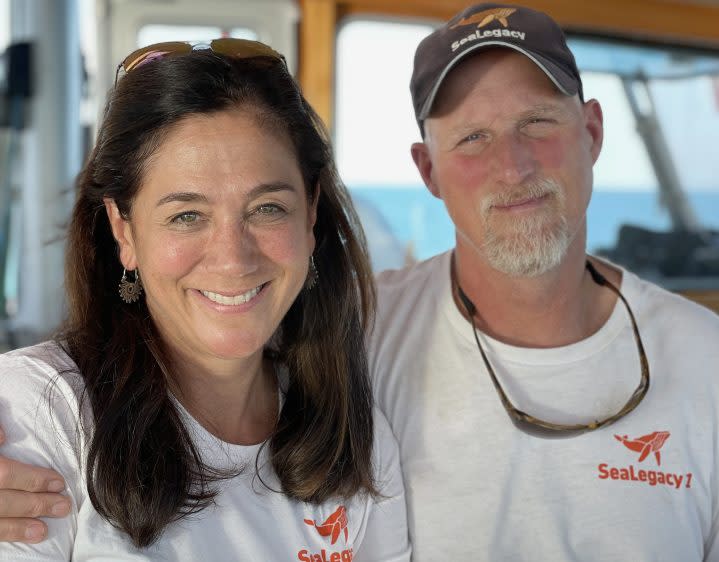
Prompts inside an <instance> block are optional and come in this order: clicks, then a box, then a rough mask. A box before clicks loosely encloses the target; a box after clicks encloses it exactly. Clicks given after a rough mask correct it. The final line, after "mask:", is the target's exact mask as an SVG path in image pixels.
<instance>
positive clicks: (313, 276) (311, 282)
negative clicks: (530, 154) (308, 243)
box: [305, 255, 320, 291]
mask: <svg viewBox="0 0 719 562" xmlns="http://www.w3.org/2000/svg"><path fill="white" fill-rule="evenodd" d="M319 278H320V274H319V273H318V272H317V266H316V265H315V256H314V255H311V256H310V268H309V270H308V271H307V279H305V289H307V290H308V291H311V290H312V289H314V288H315V286H316V285H317V281H318V280H319Z"/></svg>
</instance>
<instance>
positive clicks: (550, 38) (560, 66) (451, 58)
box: [409, 4, 583, 130]
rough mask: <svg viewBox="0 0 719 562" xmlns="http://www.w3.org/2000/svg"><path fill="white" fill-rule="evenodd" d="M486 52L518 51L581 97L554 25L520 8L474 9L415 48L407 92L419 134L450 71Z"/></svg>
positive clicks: (543, 16)
mask: <svg viewBox="0 0 719 562" xmlns="http://www.w3.org/2000/svg"><path fill="white" fill-rule="evenodd" d="M488 47H508V48H510V49H514V50H516V51H519V52H520V53H522V54H523V55H526V56H527V57H529V58H530V59H531V60H532V61H533V62H534V63H535V64H536V65H537V66H538V67H539V68H541V69H542V71H544V73H545V74H546V75H547V76H548V77H549V79H550V80H551V81H552V82H554V84H555V85H556V87H557V88H558V89H559V90H560V91H561V92H562V93H564V94H566V95H568V96H573V95H575V94H579V97H580V98H582V97H583V93H582V81H581V78H580V77H579V70H578V69H577V63H576V62H575V60H574V55H573V54H572V52H571V51H570V50H569V47H567V41H566V39H565V37H564V33H563V32H562V30H561V28H560V27H559V25H558V24H557V22H555V21H554V20H553V19H552V18H550V17H549V16H548V15H547V14H544V13H542V12H538V11H536V10H532V9H530V8H525V7H523V6H512V5H509V4H477V5H475V6H471V7H469V8H466V9H465V10H463V11H462V12H460V13H459V14H457V15H456V16H454V17H453V18H452V19H451V20H449V21H448V22H447V23H446V24H444V25H443V26H442V27H440V28H439V29H437V30H435V31H434V32H433V33H432V34H431V35H428V36H427V37H425V38H424V39H423V40H422V42H421V43H420V44H419V46H418V47H417V51H416V52H415V55H414V70H413V72H412V79H411V81H410V85H409V89H410V92H411V94H412V103H413V104H414V114H415V117H416V118H417V123H418V124H419V127H420V130H422V128H423V127H422V122H423V121H424V120H425V119H426V118H427V117H428V116H429V113H430V111H431V109H432V104H433V103H434V100H435V97H436V96H437V92H438V91H439V87H440V86H441V84H442V81H443V80H444V79H445V77H446V76H447V74H449V71H450V70H452V68H454V66H455V65H457V64H458V63H459V62H460V61H461V60H462V59H463V58H464V57H466V56H467V55H470V54H472V53H475V54H476V53H477V52H478V51H479V49H483V48H488Z"/></svg>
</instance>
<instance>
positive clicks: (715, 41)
mask: <svg viewBox="0 0 719 562" xmlns="http://www.w3.org/2000/svg"><path fill="white" fill-rule="evenodd" d="M336 3H337V13H338V15H339V16H340V18H341V17H344V16H350V15H352V16H356V15H360V14H380V15H385V16H386V15H392V16H410V17H419V18H432V19H437V20H447V19H449V18H450V17H452V16H453V15H454V14H455V13H457V12H459V11H460V10H462V9H463V8H465V7H466V6H468V5H470V4H471V3H472V2H471V0H442V1H441V2H438V1H436V0H336ZM521 3H522V4H524V5H525V6H529V7H532V8H536V9H537V10H541V11H543V12H547V13H548V14H551V15H552V17H554V19H556V20H557V21H558V22H559V23H560V25H562V26H563V27H564V28H566V29H571V30H575V31H584V32H591V33H599V34H609V35H619V36H624V37H637V38H642V39H649V40H656V41H671V42H674V43H679V44H687V45H701V46H707V47H714V48H719V4H716V3H713V4H709V3H696V2H692V1H686V0H685V1H678V0H583V1H577V0H522V2H521Z"/></svg>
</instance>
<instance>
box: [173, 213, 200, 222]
mask: <svg viewBox="0 0 719 562" xmlns="http://www.w3.org/2000/svg"><path fill="white" fill-rule="evenodd" d="M199 220H200V215H199V213H197V212H195V211H186V212H184V213H180V214H179V215H175V216H174V217H172V222H173V223H174V224H180V225H184V226H190V225H193V224H196V223H197V222H198V221H199Z"/></svg>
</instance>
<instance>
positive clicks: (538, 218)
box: [482, 179, 572, 277]
mask: <svg viewBox="0 0 719 562" xmlns="http://www.w3.org/2000/svg"><path fill="white" fill-rule="evenodd" d="M527 195H531V196H533V197H541V196H543V195H550V196H551V197H553V198H554V202H553V203H554V204H553V206H552V207H551V208H548V209H544V210H543V211H542V212H541V213H540V212H538V213H536V214H533V215H531V216H528V217H522V218H521V219H519V220H517V221H516V222H515V223H514V224H512V225H509V228H505V229H502V231H498V230H497V229H496V228H493V227H492V216H491V214H492V210H491V207H492V205H495V204H508V203H511V202H512V201H519V200H520V199H523V198H525V197H527ZM563 208H564V192H563V191H562V189H561V187H560V186H559V184H557V182H555V181H554V180H551V179H543V180H539V181H537V182H533V183H531V184H525V185H523V186H522V188H521V190H516V191H513V192H502V193H499V194H497V195H494V196H491V197H488V198H487V199H486V200H485V201H483V202H482V215H483V218H484V221H485V225H486V233H485V238H484V243H483V244H482V251H483V254H484V256H485V258H486V259H487V261H488V262H489V264H490V265H491V266H492V268H494V269H496V270H497V271H500V272H502V273H504V274H506V275H508V276H510V277H537V276H539V275H542V274H544V273H546V272H547V271H550V270H551V269H553V268H555V267H557V266H558V265H559V264H560V263H561V261H562V259H563V258H564V256H565V255H566V253H567V249H568V248H569V244H570V243H571V238H572V237H571V235H570V232H569V226H568V224H567V219H566V217H565V216H564V214H563Z"/></svg>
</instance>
